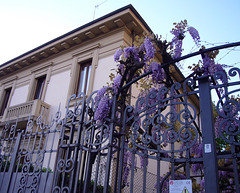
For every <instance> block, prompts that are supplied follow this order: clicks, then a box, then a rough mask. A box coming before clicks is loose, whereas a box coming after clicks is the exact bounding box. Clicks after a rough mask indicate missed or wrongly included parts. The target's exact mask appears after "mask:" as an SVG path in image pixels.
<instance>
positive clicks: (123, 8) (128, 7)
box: [0, 4, 152, 67]
mask: <svg viewBox="0 0 240 193" xmlns="http://www.w3.org/2000/svg"><path fill="white" fill-rule="evenodd" d="M126 9H130V10H131V11H132V12H133V13H134V14H135V15H136V16H137V18H138V19H139V20H140V21H141V23H142V24H143V25H144V27H146V29H147V30H148V31H149V32H151V33H152V30H151V28H150V27H149V26H148V24H147V23H146V22H145V21H144V19H143V18H142V16H141V15H140V14H139V13H138V12H137V10H136V9H135V8H134V7H133V6H132V4H128V5H126V6H124V7H122V8H119V9H117V10H115V11H113V12H110V13H108V14H106V15H104V16H102V17H99V18H97V19H95V20H93V21H91V22H88V23H86V24H84V25H82V26H80V27H78V28H76V29H74V30H71V31H69V32H67V33H65V34H63V35H61V36H59V37H57V38H54V39H52V40H50V41H48V42H46V43H44V44H42V45H40V46H38V47H36V48H34V49H32V50H29V51H27V52H25V53H23V54H21V55H19V56H17V57H15V58H13V59H11V60H9V61H7V62H4V63H3V64H0V67H4V66H5V65H7V64H9V63H12V62H14V61H15V60H18V59H20V58H22V57H24V56H27V55H29V54H31V53H32V52H35V51H37V50H39V49H41V48H43V47H45V46H48V45H50V44H52V43H54V42H56V41H58V40H60V39H63V38H65V37H67V36H69V35H71V34H73V33H75V32H77V31H80V30H82V29H84V28H86V27H88V26H91V25H93V24H95V23H98V22H100V21H101V20H104V19H106V18H108V17H110V16H113V15H115V14H117V13H120V12H122V11H124V10H126Z"/></svg>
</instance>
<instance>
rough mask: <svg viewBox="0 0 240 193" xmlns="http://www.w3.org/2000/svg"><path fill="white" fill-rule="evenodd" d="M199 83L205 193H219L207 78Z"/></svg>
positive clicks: (203, 78)
mask: <svg viewBox="0 0 240 193" xmlns="http://www.w3.org/2000/svg"><path fill="white" fill-rule="evenodd" d="M198 81H199V95H200V97H199V99H200V113H201V126H202V134H203V135H202V136H203V137H202V141H203V150H204V151H203V165H204V180H205V192H206V193H208V192H215V193H217V192H219V187H218V169H217V159H216V158H217V157H216V144H215V137H214V126H213V112H212V99H211V90H210V82H209V79H208V76H202V77H200V78H199V79H198Z"/></svg>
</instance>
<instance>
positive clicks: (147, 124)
mask: <svg viewBox="0 0 240 193" xmlns="http://www.w3.org/2000/svg"><path fill="white" fill-rule="evenodd" d="M215 49H216V48H215ZM207 51H209V50H207ZM207 51H204V52H207ZM198 54H199V53H198ZM189 57H190V56H189ZM182 59H184V57H183V58H182ZM174 62H176V61H172V62H171V63H174ZM168 65H170V63H169V64H168ZM149 73H150V72H148V73H146V74H145V75H144V76H147V75H148V74H149ZM144 76H141V77H138V78H137V79H135V80H134V81H138V80H139V79H140V78H142V77H144ZM239 76H240V70H239V69H238V68H232V69H230V70H229V72H228V74H225V73H223V72H217V73H215V74H214V75H213V76H212V77H209V76H192V77H188V78H187V79H185V80H184V81H183V82H176V83H173V84H172V85H171V86H168V87H166V86H163V87H161V88H159V89H157V90H153V91H152V92H150V93H149V94H148V95H146V96H144V97H140V98H138V99H137V101H136V103H135V104H134V105H128V104H127V103H126V100H125V99H126V95H124V92H125V94H126V90H127V89H126V88H129V86H130V85H132V84H133V82H134V81H129V82H128V83H127V84H126V85H125V86H124V87H123V88H121V90H122V91H123V92H121V91H120V92H119V93H118V94H117V95H113V96H112V108H111V111H110V113H109V116H108V117H106V118H105V119H104V120H103V121H96V120H95V119H94V113H95V112H96V109H97V108H98V105H99V104H98V103H96V100H95V99H96V94H97V92H93V93H92V94H91V95H90V96H89V97H86V96H85V95H84V94H80V95H79V96H75V95H74V96H72V97H71V98H70V99H69V102H68V105H67V109H66V113H65V117H64V118H63V119H61V118H60V114H61V113H60V112H57V114H56V116H55V118H54V119H52V120H51V121H50V122H49V123H46V122H45V121H44V118H43V116H40V117H39V118H38V119H37V120H36V121H33V120H30V119H29V121H28V122H27V123H26V127H23V126H21V125H19V124H18V122H17V121H16V123H13V124H6V125H4V126H2V127H1V136H0V144H1V146H0V168H1V172H0V192H84V193H85V192H168V188H169V180H170V179H171V180H174V179H175V180H177V179H191V180H192V183H193V188H194V190H195V191H198V190H199V191H206V192H219V191H222V192H224V191H232V192H239V175H240V174H239V173H240V168H239V165H240V148H239V146H240V129H239V108H240V105H239V100H235V99H233V98H231V95H233V94H236V93H238V92H239V91H240V89H239V84H240V81H239ZM229 77H237V80H235V81H232V82H231V81H230V80H229ZM216 82H218V84H216ZM231 87H233V89H231ZM213 90H215V91H217V93H218V94H219V96H220V98H219V100H218V102H217V104H216V111H214V108H213V106H212V100H211V91H213ZM222 91H224V92H222ZM220 92H221V93H220ZM119 96H121V97H119ZM213 111H214V112H216V114H215V116H216V117H217V118H218V123H219V125H218V127H217V130H216V129H215V128H214V124H215V122H216V120H215V119H214V116H213ZM226 172H228V174H227V175H228V178H230V179H231V180H230V181H229V180H228V181H224V180H223V178H221V176H223V175H225V174H226ZM203 179H204V180H205V185H203V184H202V186H201V187H204V188H203V190H200V188H201V187H200V186H199V184H201V182H202V181H203Z"/></svg>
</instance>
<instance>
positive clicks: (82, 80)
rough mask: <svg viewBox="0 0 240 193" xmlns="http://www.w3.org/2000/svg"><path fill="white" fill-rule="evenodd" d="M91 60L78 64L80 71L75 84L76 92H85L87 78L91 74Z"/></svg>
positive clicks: (87, 84) (87, 82)
mask: <svg viewBox="0 0 240 193" xmlns="http://www.w3.org/2000/svg"><path fill="white" fill-rule="evenodd" d="M91 64H92V61H91V60H90V61H86V62H83V63H81V64H80V73H79V78H78V84H77V94H79V93H81V92H83V93H85V94H86V93H87V91H88V87H89V80H90V75H91Z"/></svg>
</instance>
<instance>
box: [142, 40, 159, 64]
mask: <svg viewBox="0 0 240 193" xmlns="http://www.w3.org/2000/svg"><path fill="white" fill-rule="evenodd" d="M144 47H145V51H146V53H145V56H144V59H145V61H150V60H151V59H152V58H154V53H155V51H156V49H155V48H154V46H153V43H152V42H151V40H150V39H149V38H145V41H144Z"/></svg>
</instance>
